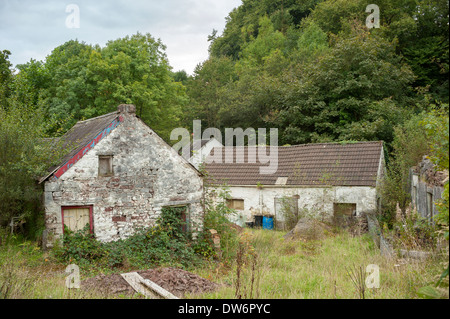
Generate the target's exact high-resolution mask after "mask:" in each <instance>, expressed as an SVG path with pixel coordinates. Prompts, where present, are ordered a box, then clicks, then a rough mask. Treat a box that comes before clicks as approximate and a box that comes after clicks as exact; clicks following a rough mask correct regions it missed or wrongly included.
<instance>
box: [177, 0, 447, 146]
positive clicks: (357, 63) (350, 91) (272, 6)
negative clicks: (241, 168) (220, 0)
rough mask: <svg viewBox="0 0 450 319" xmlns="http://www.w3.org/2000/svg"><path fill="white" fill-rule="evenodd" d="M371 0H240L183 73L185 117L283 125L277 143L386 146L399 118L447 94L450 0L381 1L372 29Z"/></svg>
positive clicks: (243, 124)
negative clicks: (188, 76) (206, 50)
mask: <svg viewBox="0 0 450 319" xmlns="http://www.w3.org/2000/svg"><path fill="white" fill-rule="evenodd" d="M367 4H368V3H366V2H364V1H360V0H358V1H350V0H338V1H331V0H325V1H305V2H302V3H301V4H300V3H298V2H295V1H281V2H278V1H277V2H268V1H251V0H249V1H244V2H243V3H242V4H241V6H239V7H238V8H236V9H235V10H233V11H232V12H230V14H229V16H228V17H227V24H226V27H225V30H224V32H223V34H222V35H220V36H218V35H217V32H214V34H213V36H211V37H210V38H209V40H210V41H211V46H210V58H209V59H208V60H207V61H205V62H204V63H203V64H202V65H199V66H198V68H197V69H196V72H195V75H194V77H193V79H192V81H188V82H186V86H187V93H188V95H189V97H190V102H189V103H190V108H192V112H189V113H187V114H188V118H187V119H186V120H187V121H186V123H189V122H190V121H192V119H195V118H201V119H202V120H204V121H206V122H207V126H210V127H218V128H219V129H221V130H222V129H223V128H224V127H230V126H231V127H266V128H267V127H277V128H279V131H280V138H281V141H280V143H281V144H286V143H288V144H298V143H309V142H328V141H340V140H349V139H351V140H383V141H384V142H385V143H386V145H387V147H388V148H389V149H390V147H391V145H390V144H391V143H392V141H393V139H394V127H395V126H398V125H401V124H402V123H403V122H404V121H406V120H408V119H409V118H410V117H411V116H413V115H414V114H417V113H420V112H421V111H423V110H424V105H423V103H422V100H423V96H422V93H423V92H427V94H429V95H430V96H431V97H432V99H434V100H439V101H444V102H446V101H448V90H447V89H446V88H447V87H448V82H447V75H448V36H447V33H448V23H447V22H446V21H447V20H446V19H448V14H447V12H448V2H446V1H442V0H421V1H414V0H395V1H391V0H382V1H381V2H378V3H377V5H378V6H379V7H380V18H381V27H380V28H379V29H371V30H368V29H367V28H366V26H365V20H366V17H367V16H368V13H366V12H365V8H366V6H367ZM419 42H420V43H419ZM224 65H226V71H225V72H222V73H220V72H219V67H220V66H224ZM211 79H213V80H211ZM444 88H445V89H444Z"/></svg>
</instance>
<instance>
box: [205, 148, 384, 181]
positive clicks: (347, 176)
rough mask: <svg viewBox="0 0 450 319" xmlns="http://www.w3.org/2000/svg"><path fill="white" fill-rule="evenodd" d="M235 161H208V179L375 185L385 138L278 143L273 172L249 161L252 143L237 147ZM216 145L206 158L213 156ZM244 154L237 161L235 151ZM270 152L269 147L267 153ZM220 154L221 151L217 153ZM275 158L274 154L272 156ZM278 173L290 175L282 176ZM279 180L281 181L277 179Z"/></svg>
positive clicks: (206, 167) (206, 168) (252, 150)
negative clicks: (340, 141) (374, 140)
mask: <svg viewBox="0 0 450 319" xmlns="http://www.w3.org/2000/svg"><path fill="white" fill-rule="evenodd" d="M233 149H234V151H233V162H232V163H226V162H225V157H224V154H225V152H224V151H223V152H222V163H210V164H205V170H206V172H207V174H208V176H209V177H208V180H207V181H208V182H209V183H212V184H223V183H225V184H227V185H257V184H258V183H260V184H262V185H277V184H284V185H298V186H314V185H316V186H317V185H330V186H331V185H332V186H371V187H375V186H376V180H377V174H378V167H379V164H380V159H381V158H382V156H383V153H382V149H383V142H381V141H377V142H358V143H347V144H344V143H319V144H302V145H293V146H279V147H278V169H277V171H276V173H274V174H260V171H259V168H260V166H268V165H269V164H268V163H266V164H261V163H259V161H258V156H256V163H249V162H248V155H249V154H250V155H251V154H252V152H255V153H256V154H257V153H258V151H257V150H256V149H255V148H249V147H234V148H233ZM215 151H218V149H213V151H212V152H211V154H210V156H209V157H208V158H207V160H208V159H209V160H211V159H212V158H215V157H214V152H215ZM238 153H239V154H243V155H244V163H237V161H236V154H238ZM269 153H270V152H269V151H268V150H267V154H269ZM219 154H220V153H219ZM216 156H217V157H218V158H219V155H217V154H216ZM275 159H276V158H275V157H273V156H272V158H271V160H272V161H273V160H275ZM279 177H287V181H286V178H280V179H279ZM277 180H278V182H277Z"/></svg>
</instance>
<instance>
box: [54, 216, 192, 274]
mask: <svg viewBox="0 0 450 319" xmlns="http://www.w3.org/2000/svg"><path fill="white" fill-rule="evenodd" d="M165 217H167V216H165ZM169 220H170V219H169ZM158 222H159V224H157V225H156V226H154V227H148V228H141V229H138V230H136V232H135V233H134V234H133V235H132V236H130V237H128V238H126V239H120V240H117V241H114V242H108V243H102V242H100V241H98V240H97V239H95V237H94V236H93V235H92V234H89V233H88V232H87V231H88V229H87V228H86V229H83V230H80V231H77V232H71V231H69V230H68V229H66V231H65V234H64V236H63V241H62V245H57V247H56V248H55V249H54V255H55V257H56V258H57V260H59V261H60V262H62V263H66V264H67V263H76V264H77V265H78V266H79V267H80V268H82V269H85V270H88V269H90V268H92V267H94V268H95V267H97V268H100V269H102V270H105V269H114V268H118V267H124V266H129V267H132V268H154V267H157V266H161V265H170V266H173V267H182V268H189V267H191V266H193V265H196V264H198V263H200V262H201V258H200V256H199V254H198V250H196V249H194V247H193V246H195V245H196V243H195V242H194V241H192V240H191V239H189V236H187V235H186V234H181V233H180V231H178V230H177V228H176V227H173V226H174V224H171V223H170V222H169V221H168V220H165V221H164V222H162V218H160V219H159V220H158Z"/></svg>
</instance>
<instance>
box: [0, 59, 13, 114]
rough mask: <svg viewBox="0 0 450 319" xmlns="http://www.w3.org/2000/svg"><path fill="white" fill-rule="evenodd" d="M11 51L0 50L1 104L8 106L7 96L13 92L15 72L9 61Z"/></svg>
mask: <svg viewBox="0 0 450 319" xmlns="http://www.w3.org/2000/svg"><path fill="white" fill-rule="evenodd" d="M10 55H11V52H10V51H8V50H3V51H0V106H3V107H5V108H6V106H7V98H8V97H9V96H10V94H11V88H10V85H11V82H12V79H13V75H12V74H13V73H12V70H11V67H12V64H11V62H9V56H10Z"/></svg>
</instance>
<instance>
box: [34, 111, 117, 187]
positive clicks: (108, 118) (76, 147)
mask: <svg viewBox="0 0 450 319" xmlns="http://www.w3.org/2000/svg"><path fill="white" fill-rule="evenodd" d="M118 116H119V112H112V113H108V114H105V115H101V116H97V117H94V118H92V119H88V120H85V121H79V122H77V123H76V124H75V125H74V126H73V127H72V128H71V129H70V130H68V131H67V132H66V134H64V135H63V136H62V137H60V138H59V140H58V145H57V147H58V149H62V151H61V153H62V155H61V159H60V160H59V164H58V165H54V166H52V167H50V168H49V169H48V173H49V174H48V175H47V176H45V177H43V178H42V179H41V180H40V182H42V181H44V180H45V179H47V178H48V177H49V175H51V174H52V173H53V172H55V171H56V170H57V169H59V168H60V167H61V166H63V165H64V164H65V163H67V161H69V160H70V159H71V158H72V157H73V156H74V155H75V154H77V153H78V152H79V151H80V150H81V149H82V148H83V147H85V146H86V145H87V144H88V143H89V142H91V141H92V140H93V139H94V138H95V137H96V136H97V135H98V134H99V133H100V132H101V131H102V130H104V129H105V128H106V127H107V126H108V125H109V124H110V123H111V122H112V121H114V120H115V119H116V118H117V117H118Z"/></svg>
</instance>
